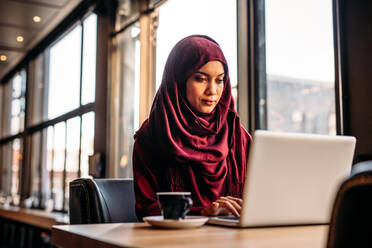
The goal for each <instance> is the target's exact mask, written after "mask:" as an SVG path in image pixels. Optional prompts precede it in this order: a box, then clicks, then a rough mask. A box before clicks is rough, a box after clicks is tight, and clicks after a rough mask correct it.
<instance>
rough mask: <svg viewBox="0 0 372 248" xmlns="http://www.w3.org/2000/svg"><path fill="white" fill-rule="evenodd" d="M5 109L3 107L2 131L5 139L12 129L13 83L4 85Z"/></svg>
mask: <svg viewBox="0 0 372 248" xmlns="http://www.w3.org/2000/svg"><path fill="white" fill-rule="evenodd" d="M2 87H3V99H4V100H3V102H2V104H3V107H2V116H1V117H2V118H1V121H0V122H1V124H2V130H1V137H2V138H5V137H7V136H9V135H10V134H11V132H10V127H11V105H12V83H11V81H9V82H8V83H6V84H4V85H3V86H2Z"/></svg>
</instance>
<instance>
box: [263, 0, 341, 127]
mask: <svg viewBox="0 0 372 248" xmlns="http://www.w3.org/2000/svg"><path fill="white" fill-rule="evenodd" d="M265 3H266V72H267V74H266V77H267V84H266V87H267V92H266V97H267V98H266V99H260V101H259V103H260V105H264V104H267V106H266V107H267V128H268V129H269V130H275V131H289V132H305V133H319V134H336V120H335V96H334V54H333V51H334V49H333V24H332V1H331V0H328V1H323V0H316V1H305V0H300V1H299V0H282V1H275V0H266V2H265Z"/></svg>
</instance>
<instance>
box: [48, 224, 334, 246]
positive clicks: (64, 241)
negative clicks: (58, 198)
mask: <svg viewBox="0 0 372 248" xmlns="http://www.w3.org/2000/svg"><path fill="white" fill-rule="evenodd" d="M327 234H328V226H326V225H319V226H296V227H274V228H244V229H237V228H229V227H219V226H212V225H205V226H203V227H200V228H195V229H179V230H170V229H156V228H152V227H151V226H149V225H148V224H146V223H118V224H90V225H63V226H53V229H52V244H54V245H56V246H61V247H71V248H73V247H78V248H82V247H192V248H197V247H231V248H232V247H246V248H249V247H252V248H253V247H254V248H263V247H265V248H267V247H275V248H281V247H283V248H284V247H285V248H291V247H293V248H299V247H301V248H307V247H308V248H320V247H322V248H323V247H325V246H326V241H327Z"/></svg>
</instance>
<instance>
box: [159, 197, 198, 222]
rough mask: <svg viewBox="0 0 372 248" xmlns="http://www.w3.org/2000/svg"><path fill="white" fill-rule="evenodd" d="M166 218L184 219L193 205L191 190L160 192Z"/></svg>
mask: <svg viewBox="0 0 372 248" xmlns="http://www.w3.org/2000/svg"><path fill="white" fill-rule="evenodd" d="M157 195H158V203H159V206H160V209H161V212H162V214H163V217H164V219H176V220H177V219H184V218H185V216H186V214H187V213H188V212H189V210H190V208H191V206H192V200H191V197H190V195H191V193H190V192H158V193H157Z"/></svg>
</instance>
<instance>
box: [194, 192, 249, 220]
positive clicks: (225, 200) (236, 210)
mask: <svg viewBox="0 0 372 248" xmlns="http://www.w3.org/2000/svg"><path fill="white" fill-rule="evenodd" d="M242 204H243V200H242V199H240V198H236V197H232V196H226V197H225V196H222V197H220V198H218V199H217V200H216V201H214V202H212V204H211V205H209V206H208V207H206V208H204V209H203V210H202V212H201V214H202V215H204V216H217V215H228V214H229V213H232V214H233V215H235V216H237V217H239V216H240V210H241V208H242Z"/></svg>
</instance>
